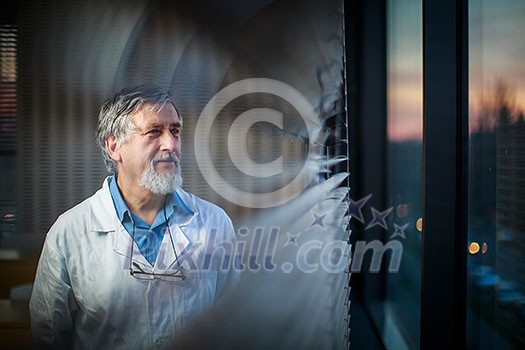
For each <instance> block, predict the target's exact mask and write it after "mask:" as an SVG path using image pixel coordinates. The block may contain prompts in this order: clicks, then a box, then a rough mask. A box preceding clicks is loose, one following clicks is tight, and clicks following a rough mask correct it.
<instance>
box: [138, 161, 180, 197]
mask: <svg viewBox="0 0 525 350" xmlns="http://www.w3.org/2000/svg"><path fill="white" fill-rule="evenodd" d="M167 157H168V158H169V157H172V159H173V160H174V163H175V167H176V168H175V171H174V172H169V173H167V174H160V173H158V172H157V171H156V170H155V164H157V162H158V161H159V160H161V159H166V158H167ZM139 185H140V186H142V187H144V188H145V189H147V190H148V191H150V192H151V193H154V194H169V193H173V192H174V191H175V190H176V189H178V188H180V187H182V176H181V170H180V162H179V159H178V158H177V156H176V155H175V154H171V155H166V156H162V155H161V156H157V157H155V158H153V159H152V160H151V162H150V165H149V167H147V168H146V170H144V173H143V174H142V177H141V178H140V181H139Z"/></svg>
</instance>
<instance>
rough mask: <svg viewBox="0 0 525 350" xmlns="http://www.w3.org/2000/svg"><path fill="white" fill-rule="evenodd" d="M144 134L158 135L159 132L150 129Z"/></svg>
mask: <svg viewBox="0 0 525 350" xmlns="http://www.w3.org/2000/svg"><path fill="white" fill-rule="evenodd" d="M146 134H150V135H160V130H159V129H151V130H150V131H148V132H147V133H146Z"/></svg>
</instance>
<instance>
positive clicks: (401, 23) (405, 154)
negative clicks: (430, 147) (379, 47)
mask: <svg viewBox="0 0 525 350" xmlns="http://www.w3.org/2000/svg"><path fill="white" fill-rule="evenodd" d="M387 6H388V7H387V16H388V17H387V18H388V20H387V49H388V52H387V60H388V62H387V79H388V88H387V89H388V90H387V96H388V100H387V103H388V117H387V139H388V143H387V168H386V169H387V170H386V171H387V174H386V179H387V182H386V186H387V189H386V190H387V192H386V193H387V196H386V198H387V206H389V207H391V208H392V212H391V214H390V215H389V219H390V220H389V225H388V232H387V235H386V237H385V238H386V239H388V240H398V241H400V242H401V244H402V247H403V254H402V259H401V264H400V267H399V270H398V271H397V272H388V270H387V273H386V275H387V277H386V288H385V289H386V290H385V293H386V294H385V297H386V298H385V299H386V300H385V301H386V302H385V313H384V314H385V327H384V328H385V331H384V332H383V338H384V339H383V341H384V343H385V345H386V346H387V348H396V349H400V348H406V347H408V348H410V349H416V348H418V347H419V318H420V282H421V281H420V276H421V258H420V257H421V219H420V218H421V216H422V152H423V147H422V133H423V130H422V123H423V102H422V101H423V68H422V67H423V66H422V57H423V56H422V3H421V1H420V0H401V1H399V0H396V1H389V2H388V5H387Z"/></svg>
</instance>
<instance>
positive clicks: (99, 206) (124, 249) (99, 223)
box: [91, 177, 151, 269]
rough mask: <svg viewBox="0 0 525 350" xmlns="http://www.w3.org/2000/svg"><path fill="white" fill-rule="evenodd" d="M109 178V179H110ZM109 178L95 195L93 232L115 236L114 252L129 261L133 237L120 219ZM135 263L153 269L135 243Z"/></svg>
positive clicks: (92, 221)
mask: <svg viewBox="0 0 525 350" xmlns="http://www.w3.org/2000/svg"><path fill="white" fill-rule="evenodd" d="M108 178H109V177H108ZM108 178H106V179H105V180H104V184H103V185H102V188H101V189H100V190H98V191H97V193H95V195H94V196H93V199H92V204H91V231H92V232H98V233H103V234H108V235H112V236H113V250H114V251H115V252H116V253H117V254H120V255H122V256H124V257H126V258H127V259H126V260H127V261H129V260H128V259H130V255H131V242H132V238H131V235H130V234H129V233H128V232H127V231H126V229H125V228H124V226H123V225H122V223H121V222H120V220H119V219H118V216H117V213H116V211H115V207H114V205H113V199H111V194H110V192H109V183H108ZM133 244H134V247H133V261H135V262H137V263H139V264H140V265H142V268H143V269H144V268H146V269H151V265H150V264H149V263H148V261H147V260H146V259H145V258H144V257H143V256H142V254H141V253H140V251H139V249H138V247H137V245H136V243H133Z"/></svg>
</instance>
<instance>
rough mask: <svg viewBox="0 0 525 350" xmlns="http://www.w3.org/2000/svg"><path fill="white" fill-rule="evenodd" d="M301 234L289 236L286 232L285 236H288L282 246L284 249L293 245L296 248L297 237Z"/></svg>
mask: <svg viewBox="0 0 525 350" xmlns="http://www.w3.org/2000/svg"><path fill="white" fill-rule="evenodd" d="M300 234H301V233H300V232H299V233H297V234H295V235H294V234H291V233H290V232H286V235H287V236H288V241H287V242H286V243H285V244H284V245H283V247H286V246H287V245H290V244H293V245H294V246H296V247H297V237H299V235H300Z"/></svg>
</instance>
